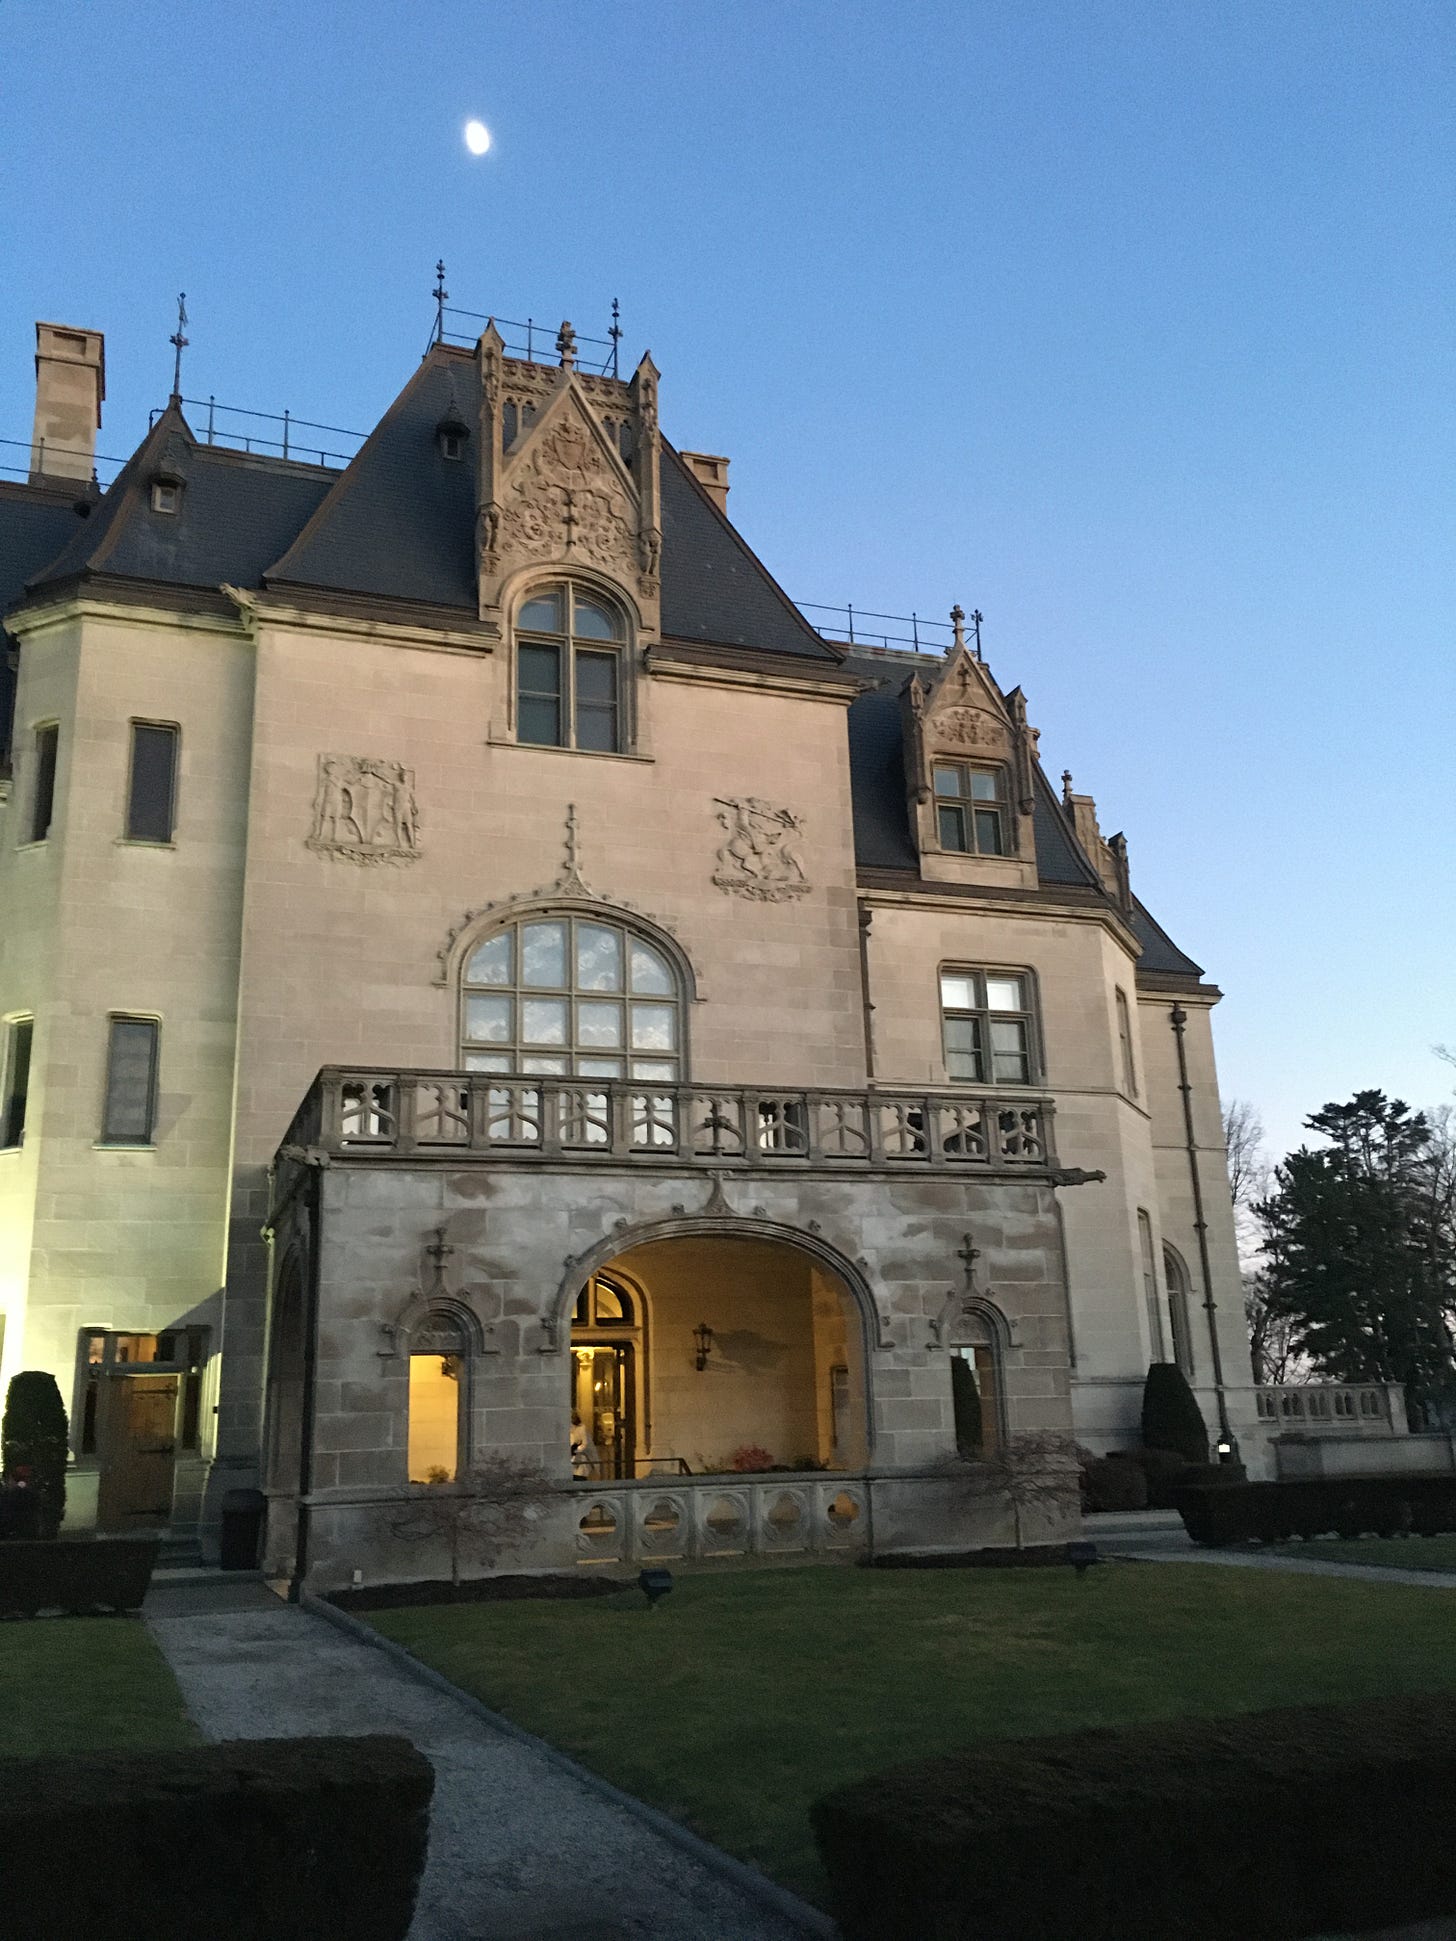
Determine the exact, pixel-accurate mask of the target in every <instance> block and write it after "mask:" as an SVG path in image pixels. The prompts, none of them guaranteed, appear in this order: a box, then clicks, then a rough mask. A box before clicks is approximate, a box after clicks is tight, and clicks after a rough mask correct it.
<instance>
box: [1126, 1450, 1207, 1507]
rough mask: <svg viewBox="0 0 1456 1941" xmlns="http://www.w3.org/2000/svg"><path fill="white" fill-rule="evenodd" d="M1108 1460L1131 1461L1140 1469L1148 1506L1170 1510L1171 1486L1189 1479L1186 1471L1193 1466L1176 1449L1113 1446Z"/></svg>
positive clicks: (1173, 1486)
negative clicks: (1118, 1447)
mask: <svg viewBox="0 0 1456 1941" xmlns="http://www.w3.org/2000/svg"><path fill="white" fill-rule="evenodd" d="M1108 1461H1109V1462H1128V1463H1132V1464H1133V1465H1134V1467H1135V1468H1138V1469H1140V1470H1141V1471H1142V1472H1143V1475H1144V1476H1145V1477H1146V1478H1147V1484H1148V1508H1149V1509H1150V1510H1171V1509H1172V1507H1173V1491H1174V1489H1175V1488H1176V1487H1177V1485H1178V1484H1179V1483H1180V1482H1187V1481H1189V1480H1190V1478H1189V1476H1188V1473H1187V1472H1188V1471H1189V1470H1190V1469H1192V1468H1194V1467H1195V1466H1196V1465H1194V1464H1193V1463H1191V1462H1189V1460H1188V1458H1187V1457H1186V1456H1180V1455H1179V1454H1178V1452H1177V1450H1176V1449H1114V1450H1113V1451H1112V1453H1111V1455H1110V1456H1109V1457H1108Z"/></svg>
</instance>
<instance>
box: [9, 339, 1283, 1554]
mask: <svg viewBox="0 0 1456 1941" xmlns="http://www.w3.org/2000/svg"><path fill="white" fill-rule="evenodd" d="M533 348H534V349H536V350H537V351H538V352H539V349H540V340H539V338H538V339H537V340H536V343H535V345H534V346H533ZM36 366H37V372H38V382H37V403H36V419H35V431H34V444H33V447H32V451H31V454H30V464H29V468H28V469H29V475H28V477H25V478H21V479H17V480H15V481H13V482H10V483H4V484H0V620H3V625H4V629H5V641H4V645H5V649H6V659H5V664H4V671H0V762H3V766H0V774H3V775H4V777H5V779H4V780H3V781H0V803H3V808H0V1314H3V1327H4V1335H3V1371H4V1374H5V1376H6V1377H8V1376H9V1375H10V1374H12V1373H14V1372H15V1371H16V1370H18V1369H20V1368H44V1369H49V1370H51V1371H53V1372H54V1374H55V1376H56V1378H57V1380H58V1381H59V1382H60V1385H61V1389H62V1393H63V1395H64V1396H65V1398H66V1400H67V1404H68V1406H69V1409H70V1412H71V1423H72V1431H73V1443H74V1469H73V1472H72V1475H71V1480H70V1512H69V1514H70V1515H71V1516H72V1518H73V1519H74V1520H76V1521H79V1522H87V1521H94V1522H95V1523H96V1524H98V1525H99V1526H100V1527H101V1528H103V1529H125V1528H132V1527H136V1526H137V1525H146V1524H163V1525H170V1526H171V1527H172V1528H174V1529H176V1530H179V1531H183V1532H186V1531H192V1530H196V1529H201V1530H202V1531H203V1532H204V1533H206V1532H208V1531H210V1530H211V1529H212V1528H213V1527H214V1525H215V1522H216V1513H217V1505H218V1503H219V1501H220V1497H221V1495H222V1493H223V1491H224V1490H225V1489H227V1488H229V1487H231V1486H234V1485H248V1484H253V1483H255V1482H256V1483H258V1484H259V1485H260V1486H261V1487H262V1488H263V1489H264V1490H265V1491H266V1492H267V1495H268V1499H269V1521H268V1560H269V1562H270V1564H271V1565H272V1566H274V1567H275V1568H277V1569H279V1570H280V1571H284V1572H290V1571H291V1572H294V1573H296V1574H297V1575H298V1576H299V1577H301V1578H304V1577H306V1579H307V1581H308V1582H309V1583H311V1584H313V1585H316V1586H321V1587H324V1588H328V1587H330V1586H333V1585H338V1584H341V1583H348V1582H350V1581H351V1580H356V1578H357V1575H358V1574H362V1577H363V1578H364V1579H365V1580H372V1579H378V1578H387V1577H390V1576H396V1577H398V1576H402V1575H422V1574H428V1573H427V1572H426V1571H424V1570H422V1569H421V1567H420V1561H419V1559H418V1557H417V1556H415V1555H414V1554H413V1553H409V1552H406V1551H405V1550H403V1549H402V1548H401V1547H400V1545H399V1543H398V1542H396V1541H395V1539H394V1537H393V1536H392V1535H391V1532H392V1530H393V1528H394V1525H395V1523H397V1521H398V1518H399V1509H398V1506H399V1505H400V1504H401V1502H404V1501H406V1500H408V1499H410V1497H411V1494H412V1492H415V1491H417V1490H418V1489H419V1487H420V1486H421V1485H425V1484H427V1483H428V1482H429V1481H430V1480H431V1479H432V1478H433V1479H435V1480H437V1481H438V1480H439V1479H440V1478H441V1477H455V1476H459V1475H462V1474H464V1473H465V1472H466V1471H468V1470H470V1469H471V1468H472V1467H473V1466H474V1465H476V1464H478V1463H479V1462H480V1461H481V1460H482V1459H483V1458H485V1457H487V1456H488V1455H490V1454H491V1453H492V1452H497V1451H504V1452H508V1453H510V1454H512V1455H515V1456H519V1457H525V1458H530V1459H532V1460H533V1461H536V1462H539V1463H540V1464H542V1465H544V1466H545V1468H546V1469H547V1470H548V1471H549V1472H550V1474H551V1475H552V1476H553V1477H554V1478H555V1479H556V1485H557V1488H556V1494H555V1496H554V1497H553V1499H552V1501H553V1504H554V1508H553V1509H551V1510H550V1511H549V1512H547V1513H546V1514H545V1517H544V1521H543V1523H542V1526H541V1535H540V1541H539V1543H538V1544H537V1546H536V1548H535V1551H534V1552H533V1553H532V1555H531V1557H529V1558H527V1559H526V1561H528V1562H546V1563H550V1564H553V1565H558V1566H559V1565H563V1564H572V1563H576V1562H582V1563H587V1564H591V1563H599V1562H602V1561H607V1562H610V1563H614V1564H618V1565H625V1564H627V1563H632V1564H634V1565H635V1564H636V1563H637V1562H639V1561H646V1560H649V1559H654V1558H661V1559H672V1558H679V1557H700V1556H711V1555H715V1554H732V1553H736V1552H769V1551H773V1552H781V1553H784V1554H793V1553H796V1552H798V1553H803V1554H804V1555H806V1556H815V1555H820V1554H828V1553H831V1552H835V1551H843V1552H853V1551H856V1550H860V1549H863V1548H864V1547H865V1546H866V1544H868V1543H869V1542H871V1541H873V1542H875V1543H876V1544H877V1545H881V1546H886V1545H894V1544H915V1545H933V1544H957V1545H964V1544H965V1543H967V1542H974V1541H1000V1540H1003V1538H1004V1536H1005V1532H1006V1529H1007V1528H1008V1527H1009V1525H1008V1520H1007V1511H1006V1508H1005V1505H1004V1503H1002V1502H1000V1501H999V1500H992V1499H989V1498H986V1497H980V1498H978V1499H976V1500H975V1502H974V1503H972V1502H970V1501H969V1500H968V1499H967V1498H966V1497H965V1496H964V1493H963V1492H962V1493H960V1494H958V1493H957V1488H956V1487H955V1486H953V1485H952V1483H950V1482H949V1481H948V1480H947V1478H948V1476H950V1475H951V1473H952V1472H951V1471H950V1470H949V1469H948V1467H947V1458H949V1457H951V1456H954V1455H955V1454H956V1453H957V1452H959V1453H961V1454H962V1455H969V1456H972V1457H974V1456H975V1455H977V1454H985V1453H988V1452H989V1451H991V1450H993V1449H995V1448H996V1447H997V1446H998V1445H1004V1443H1005V1441H1006V1439H1007V1438H1008V1437H1012V1436H1016V1435H1017V1434H1019V1433H1022V1432H1027V1431H1053V1432H1058V1433H1060V1434H1063V1435H1067V1436H1075V1438H1076V1439H1077V1440H1078V1441H1079V1442H1081V1443H1083V1444H1085V1445H1088V1446H1090V1447H1092V1448H1094V1449H1096V1450H1098V1451H1102V1450H1106V1449H1111V1448H1119V1447H1126V1446H1128V1445H1129V1444H1130V1443H1133V1442H1135V1441H1136V1440H1137V1435H1138V1414H1139V1407H1140V1400H1141V1393H1142V1385H1143V1379H1144V1375H1145V1373H1146V1370H1147V1367H1148V1365H1149V1363H1150V1362H1151V1361H1156V1360H1176V1361H1177V1362H1178V1363H1179V1364H1180V1365H1181V1366H1182V1368H1183V1369H1184V1370H1185V1371H1186V1373H1187V1375H1188V1377H1189V1379H1190V1381H1191V1382H1192V1383H1193V1385H1194V1388H1195V1390H1196V1392H1197V1394H1198V1396H1199V1399H1200V1402H1201V1404H1202V1407H1203V1411H1204V1416H1205V1419H1206V1421H1207V1423H1208V1425H1209V1428H1210V1432H1211V1433H1212V1434H1219V1433H1220V1432H1223V1433H1231V1434H1232V1436H1233V1437H1234V1438H1236V1439H1237V1442H1238V1444H1239V1446H1240V1449H1241V1451H1242V1454H1243V1455H1244V1457H1245V1459H1246V1460H1247V1461H1248V1462H1249V1463H1250V1464H1251V1467H1253V1466H1256V1465H1257V1464H1258V1463H1259V1462H1260V1461H1261V1457H1262V1452H1263V1451H1264V1449H1265V1447H1266V1438H1265V1431H1264V1430H1263V1429H1262V1428H1261V1424H1260V1418H1259V1412H1258V1408H1257V1397H1256V1391H1255V1389H1254V1387H1253V1384H1252V1378H1251V1375H1250V1367H1249V1352H1248V1343H1247V1340H1246V1336H1245V1331H1244V1323H1243V1315H1242V1303H1241V1297H1240V1282H1239V1271H1238V1263H1237V1259H1236V1254H1235V1244H1234V1229H1233V1219H1232V1214H1231V1209H1230V1206H1229V1199H1228V1191H1227V1186H1226V1183H1225V1177H1224V1154H1223V1147H1222V1138H1221V1129H1220V1112H1219V1095H1218V1084H1217V1079H1216V1075H1215V1070H1214V1055H1213V1038H1212V1032H1211V1026H1210V1017H1211V1012H1212V1009H1213V1006H1214V1004H1215V1003H1216V1002H1217V1000H1218V997H1219V993H1218V990H1217V989H1216V988H1215V987H1214V986H1213V985H1212V984H1211V983H1209V982H1207V981H1206V980H1205V978H1204V975H1203V972H1202V971H1201V969H1200V968H1199V966H1198V965H1197V964H1195V963H1194V962H1193V961H1192V960H1191V959H1190V958H1189V957H1187V956H1185V955H1184V953H1183V952H1182V951H1181V950H1180V949H1179V948H1178V947H1177V946H1176V945H1175V944H1174V943H1173V942H1172V940H1171V939H1170V938H1169V937H1168V936H1167V934H1166V933H1165V932H1164V931H1163V930H1162V929H1161V928H1160V927H1159V925H1158V923H1157V922H1156V920H1155V919H1154V917H1153V916H1152V915H1151V914H1150V913H1149V911H1148V910H1147V909H1145V908H1144V906H1143V904H1142V903H1141V902H1140V901H1139V900H1138V897H1137V895H1136V893H1135V891H1134V888H1133V885H1132V882H1131V880H1130V877H1129V869H1128V858H1127V850H1126V846H1125V844H1124V843H1123V840H1122V838H1121V837H1120V836H1113V837H1112V838H1111V839H1110V840H1108V839H1106V838H1104V837H1103V835H1102V833H1101V832H1100V830H1099V827H1098V822H1097V816H1096V811H1095V807H1094V804H1093V801H1092V799H1091V798H1090V797H1089V796H1086V795H1080V794H1076V793H1074V792H1073V791H1072V788H1071V783H1070V778H1069V777H1068V778H1064V782H1063V784H1062V785H1061V786H1059V787H1054V786H1053V785H1052V784H1051V783H1050V782H1049V781H1048V778H1047V776H1046V774H1045V773H1044V772H1043V768H1042V762H1041V757H1040V753H1039V750H1038V745H1037V731H1036V728H1035V727H1034V726H1033V725H1032V722H1031V720H1030V718H1029V713H1028V703H1027V701H1026V699H1025V698H1024V697H1023V694H1022V692H1021V689H1020V688H1019V687H1009V688H1008V687H1005V686H1003V685H1002V684H1001V682H1000V681H999V680H998V679H997V678H996V677H995V676H994V675H993V673H992V670H991V668H990V667H989V666H988V665H987V664H986V662H985V661H984V660H982V659H981V657H980V654H979V651H978V641H977V639H976V636H975V634H974V631H972V633H971V634H970V635H969V636H967V634H966V631H965V629H964V626H963V621H962V617H961V616H960V614H959V612H957V613H956V615H955V616H954V622H953V632H951V633H950V636H949V639H948V643H947V645H946V647H945V650H944V652H940V651H935V652H929V653H927V652H915V651H901V650H899V649H897V648H894V647H881V648H879V649H867V648H865V647H864V646H863V645H859V646H855V645H851V644H849V643H846V642H844V641H840V640H836V639H833V638H829V637H828V636H827V635H826V634H825V633H822V632H820V631H819V630H817V629H816V628H815V627H813V626H811V625H810V624H809V622H808V621H807V620H806V619H805V618H804V616H803V614H802V613H801V612H800V611H799V610H798V609H797V608H796V607H795V605H794V604H793V602H792V601H791V600H790V599H789V598H788V597H787V596H786V595H785V593H784V592H783V591H782V590H781V589H780V587H779V586H778V584H777V583H776V582H775V580H774V579H773V578H772V576H771V574H770V572H769V570H768V568H767V567H766V566H765V565H764V564H763V563H762V562H761V561H760V559H759V557H758V555H757V554H756V553H755V552H754V551H753V550H752V549H751V548H750V546H749V544H748V542H747V540H746V539H744V538H743V537H742V536H740V534H739V532H738V529H737V527H736V526H735V524H734V523H733V521H732V520H731V518H730V516H729V507H728V500H729V489H728V469H729V468H728V461H727V460H726V459H724V458H722V457H718V456H715V455H710V454H705V453H696V452H691V451H685V450H681V449H678V448H677V447H675V446H674V445H672V444H670V443H669V442H668V440H667V438H666V436H665V435H664V434H663V433H662V432H661V431H660V429H659V420H658V410H659V399H658V373H657V370H656V369H655V367H654V365H653V363H652V361H651V359H650V357H644V358H643V360H642V362H641V363H640V364H639V365H638V366H637V368H636V370H635V372H634V373H633V374H632V376H631V377H630V379H626V380H623V379H619V378H618V377H617V376H614V375H605V374H599V373H598V372H597V371H595V370H592V371H588V370H587V369H585V368H584V367H583V364H582V361H581V359H580V357H579V354H578V345H577V342H576V340H575V338H574V336H573V333H572V331H571V329H570V327H569V326H563V327H562V330H561V333H560V335H559V337H558V338H557V341H556V345H555V348H554V349H553V350H552V352H551V354H550V357H549V360H548V361H544V362H543V361H540V358H539V356H536V357H533V356H530V355H527V354H525V353H524V350H519V351H518V350H517V348H516V347H514V346H511V347H508V346H507V344H506V343H505V341H504V340H503V338H502V336H501V334H500V333H499V332H498V331H497V329H496V327H495V325H494V324H492V325H490V327H488V328H487V329H486V330H485V332H484V334H483V335H482V336H480V338H479V340H478V342H476V343H474V344H473V345H470V346H468V347H456V346H455V345H453V344H451V343H449V342H447V341H445V340H444V339H443V338H441V339H440V340H439V341H437V342H435V343H434V345H433V346H432V347H431V349H430V350H429V352H428V353H427V355H426V356H425V358H424V359H423V361H422V362H421V364H420V366H419V367H418V369H417V370H416V371H415V372H414V373H413V375H411V376H410V377H409V380H408V382H407V383H406V384H405V385H404V388H403V389H402V390H401V392H400V393H399V396H398V397H397V398H396V399H395V401H394V403H393V404H391V405H390V407H389V408H388V410H387V411H386V412H385V413H384V416H383V417H382V418H381V419H380V421H379V423H378V424H377V425H376V426H375V428H374V430H373V431H372V432H371V433H370V434H369V435H368V437H367V438H366V439H365V440H364V441H363V443H362V446H361V447H360V449H359V450H358V452H357V454H356V455H355V456H353V457H352V458H351V459H349V460H348V462H347V463H345V464H342V465H339V464H333V465H330V464H328V463H324V462H315V461H319V460H320V458H321V455H320V454H318V453H313V454H312V455H310V454H308V453H300V452H299V451H298V450H297V448H296V445H295V446H294V447H293V448H291V449H289V450H287V451H286V452H285V453H279V452H278V451H276V450H267V449H251V448H250V449H242V448H240V446H241V441H233V442H231V443H224V442H221V441H219V440H218V439H217V438H216V437H214V436H212V435H211V434H210V431H209V429H208V427H206V426H205V425H204V424H203V423H202V422H201V419H200V417H199V414H198V413H197V412H196V411H193V410H190V408H188V407H185V406H184V403H183V400H182V399H181V398H180V396H178V395H176V394H175V393H174V395H173V397H172V399H171V401H170V402H169V403H168V405H167V406H166V408H165V409H164V410H162V411H160V412H159V413H158V414H156V416H155V421H154V423H153V424H152V426H151V428H150V430H149V431H148V433H147V435H146V437H145V438H144V439H143V440H142V442H141V444H140V446H139V447H138V448H137V450H136V451H135V452H134V453H133V455H132V457H131V458H130V459H129V460H128V461H127V462H126V464H125V466H124V467H123V468H122V469H121V471H120V473H119V475H118V476H117V477H116V478H115V480H114V481H113V482H112V483H111V484H110V486H109V487H108V488H107V489H106V490H104V491H102V490H100V489H99V488H98V487H97V486H96V485H95V484H94V483H93V477H92V473H93V454H94V450H95V438H96V429H97V426H98V424H99V422H100V412H101V400H102V396H103V392H104V356H103V344H102V339H101V336H100V334H99V333H98V332H95V331H90V330H83V329H72V328H66V327H61V326H57V325H49V324H42V325H39V326H37V358H36ZM286 435H287V433H286V431H285V437H286ZM999 671H1000V670H999V669H998V672H999ZM1060 752H1061V751H1059V754H1060Z"/></svg>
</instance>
